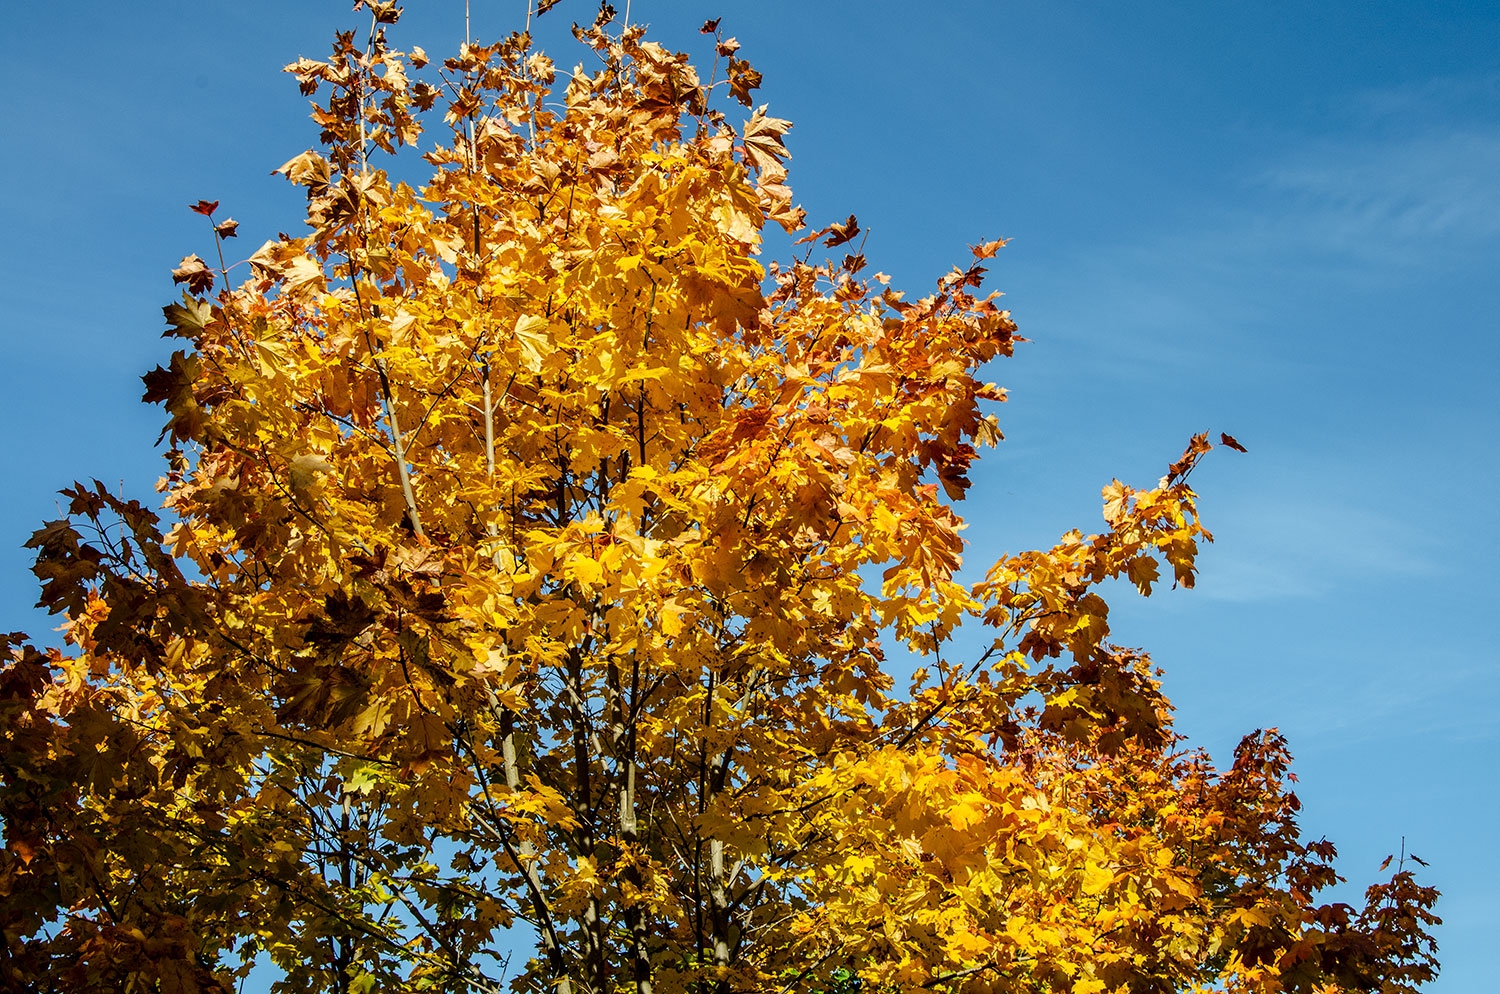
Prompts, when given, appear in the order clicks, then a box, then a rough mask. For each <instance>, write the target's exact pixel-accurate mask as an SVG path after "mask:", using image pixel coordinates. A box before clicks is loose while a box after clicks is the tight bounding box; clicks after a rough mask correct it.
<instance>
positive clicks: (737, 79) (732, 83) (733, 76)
mask: <svg viewBox="0 0 1500 994" xmlns="http://www.w3.org/2000/svg"><path fill="white" fill-rule="evenodd" d="M736 47H738V45H736ZM760 81H761V75H760V72H759V71H757V70H756V69H755V67H754V66H752V65H750V63H748V62H746V61H745V60H744V59H730V60H729V94H730V96H732V97H734V99H736V100H738V101H739V102H740V103H742V104H744V105H745V106H746V107H749V106H750V104H751V103H752V100H751V97H750V91H751V90H755V89H759V87H760Z"/></svg>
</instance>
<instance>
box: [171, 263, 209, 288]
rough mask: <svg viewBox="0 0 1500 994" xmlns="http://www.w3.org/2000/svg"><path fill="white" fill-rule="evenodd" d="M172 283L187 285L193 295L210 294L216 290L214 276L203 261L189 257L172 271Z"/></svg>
mask: <svg viewBox="0 0 1500 994" xmlns="http://www.w3.org/2000/svg"><path fill="white" fill-rule="evenodd" d="M172 282H173V283H186V284H187V285H188V289H189V290H191V291H192V292H193V293H208V292H209V291H210V290H212V289H213V288H214V274H213V270H211V269H209V268H208V265H207V264H206V263H205V262H204V261H203V260H202V259H200V258H198V257H197V256H196V255H189V256H184V257H183V260H182V262H180V263H178V265H177V268H176V269H174V270H172Z"/></svg>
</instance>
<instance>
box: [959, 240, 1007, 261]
mask: <svg viewBox="0 0 1500 994" xmlns="http://www.w3.org/2000/svg"><path fill="white" fill-rule="evenodd" d="M1009 241H1010V239H1009V238H997V239H995V240H994V241H992V242H981V243H980V244H978V245H970V246H969V251H970V252H973V253H974V258H976V259H992V258H994V256H995V253H996V252H999V251H1000V250H1001V249H1003V248H1004V247H1005V246H1006V244H1007V243H1008V242H1009Z"/></svg>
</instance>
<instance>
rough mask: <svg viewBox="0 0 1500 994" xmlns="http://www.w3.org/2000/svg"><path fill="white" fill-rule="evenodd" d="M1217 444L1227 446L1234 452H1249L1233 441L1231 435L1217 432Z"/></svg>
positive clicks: (1233, 438)
mask: <svg viewBox="0 0 1500 994" xmlns="http://www.w3.org/2000/svg"><path fill="white" fill-rule="evenodd" d="M1219 444H1220V445H1227V446H1229V447H1230V448H1231V449H1233V450H1234V451H1236V452H1249V451H1250V450H1249V449H1247V448H1245V447H1244V446H1243V445H1241V444H1240V443H1239V442H1238V441H1237V440H1236V439H1235V437H1234V436H1233V435H1226V434H1225V433H1224V432H1222V431H1221V432H1219Z"/></svg>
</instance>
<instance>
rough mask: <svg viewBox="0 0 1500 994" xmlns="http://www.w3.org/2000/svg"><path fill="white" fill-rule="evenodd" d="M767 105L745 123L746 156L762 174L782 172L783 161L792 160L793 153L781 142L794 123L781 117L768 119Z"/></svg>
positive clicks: (760, 107)
mask: <svg viewBox="0 0 1500 994" xmlns="http://www.w3.org/2000/svg"><path fill="white" fill-rule="evenodd" d="M766 106H767V105H766V104H761V105H760V106H759V107H757V108H756V109H755V113H754V114H751V115H750V120H748V121H746V122H745V154H746V155H747V156H749V158H750V163H751V165H753V166H755V168H756V169H759V170H761V171H762V172H780V173H781V174H782V175H783V176H784V175H785V170H783V169H782V168H781V163H782V160H784V159H790V158H791V157H792V155H791V153H790V152H788V151H787V150H786V144H785V143H784V142H783V141H782V140H781V138H782V136H783V135H785V134H786V133H787V132H788V131H790V130H791V128H792V122H791V121H788V120H785V119H784V118H780V117H767V116H766Z"/></svg>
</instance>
